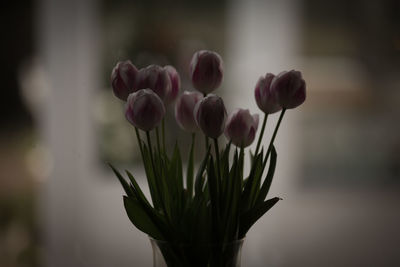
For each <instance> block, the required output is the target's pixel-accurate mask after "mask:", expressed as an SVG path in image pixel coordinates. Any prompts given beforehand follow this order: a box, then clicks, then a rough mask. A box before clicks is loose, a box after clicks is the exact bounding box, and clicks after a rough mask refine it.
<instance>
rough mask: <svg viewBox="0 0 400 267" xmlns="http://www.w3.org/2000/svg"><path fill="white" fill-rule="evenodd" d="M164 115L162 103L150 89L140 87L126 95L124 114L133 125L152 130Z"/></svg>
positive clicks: (144, 129)
mask: <svg viewBox="0 0 400 267" xmlns="http://www.w3.org/2000/svg"><path fill="white" fill-rule="evenodd" d="M164 115H165V107H164V103H163V102H162V101H161V99H160V98H159V97H158V95H157V94H155V93H154V92H153V91H152V90H150V89H141V90H139V91H137V92H135V93H132V94H130V95H129V96H128V100H127V102H126V106H125V116H126V119H127V120H128V121H129V122H130V123H132V124H133V125H134V126H135V127H137V128H139V129H141V130H143V131H150V130H153V129H154V128H155V127H157V125H158V124H159V123H160V121H161V120H162V118H163V117H164Z"/></svg>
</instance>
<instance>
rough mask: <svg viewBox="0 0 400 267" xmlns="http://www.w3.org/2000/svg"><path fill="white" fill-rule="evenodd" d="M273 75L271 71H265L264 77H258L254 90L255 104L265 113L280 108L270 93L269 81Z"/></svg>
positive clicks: (270, 112)
mask: <svg viewBox="0 0 400 267" xmlns="http://www.w3.org/2000/svg"><path fill="white" fill-rule="evenodd" d="M274 77H275V75H274V74H272V73H267V74H266V75H265V77H260V79H259V80H258V82H257V85H256V88H255V90H254V96H255V98H256V102H257V106H258V107H259V108H260V109H261V110H262V111H264V113H266V114H272V113H275V112H277V111H279V110H281V109H282V107H281V106H280V105H279V103H278V102H277V100H276V97H275V95H273V94H272V93H271V82H272V80H273V78H274Z"/></svg>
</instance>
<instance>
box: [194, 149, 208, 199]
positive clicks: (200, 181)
mask: <svg viewBox="0 0 400 267" xmlns="http://www.w3.org/2000/svg"><path fill="white" fill-rule="evenodd" d="M210 149H211V147H210V146H209V147H208V149H207V153H206V155H205V156H204V159H203V161H202V162H201V164H200V167H199V169H198V170H197V175H196V182H195V195H201V192H202V189H203V184H204V178H203V173H204V170H205V168H206V166H207V162H208V158H209V156H210Z"/></svg>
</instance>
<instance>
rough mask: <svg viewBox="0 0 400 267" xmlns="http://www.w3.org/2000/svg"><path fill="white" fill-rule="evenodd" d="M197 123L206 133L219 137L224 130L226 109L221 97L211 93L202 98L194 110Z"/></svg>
mask: <svg viewBox="0 0 400 267" xmlns="http://www.w3.org/2000/svg"><path fill="white" fill-rule="evenodd" d="M194 115H195V118H196V123H197V125H198V126H199V127H200V129H201V130H202V131H203V132H204V134H205V135H206V136H208V137H211V138H218V137H219V136H220V135H221V134H222V133H223V131H224V128H225V120H226V109H225V105H224V101H223V100H222V98H221V97H219V96H217V95H214V94H210V95H208V96H206V97H205V98H203V99H202V100H200V101H199V102H198V103H197V105H196V107H195V110H194Z"/></svg>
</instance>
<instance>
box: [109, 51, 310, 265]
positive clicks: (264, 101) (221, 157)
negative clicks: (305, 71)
mask: <svg viewBox="0 0 400 267" xmlns="http://www.w3.org/2000/svg"><path fill="white" fill-rule="evenodd" d="M190 75H191V81H192V85H193V87H194V88H195V89H196V91H192V92H189V91H185V92H184V93H183V94H181V95H179V91H180V77H179V74H178V72H177V71H176V70H175V68H174V67H172V66H165V67H161V66H157V65H150V66H148V67H146V68H143V69H140V70H138V69H137V68H136V67H135V66H134V65H133V64H132V63H131V62H130V61H124V62H119V63H118V64H117V65H116V66H115V68H114V69H113V71H112V75H111V82H112V88H113V91H114V94H115V96H117V97H118V98H120V99H121V100H123V101H126V104H125V116H126V119H127V120H128V122H130V123H131V124H132V125H133V126H134V128H135V133H136V137H137V141H138V145H139V148H140V153H141V156H142V159H143V165H144V169H145V171H146V176H147V181H148V186H149V189H150V195H151V201H150V200H148V199H147V198H146V197H145V195H144V194H143V192H142V189H141V188H140V187H139V185H138V183H137V181H136V179H135V177H134V175H133V174H131V173H130V172H129V171H125V172H126V176H127V179H125V178H124V177H123V175H122V174H121V173H120V172H119V171H118V170H117V169H116V168H114V167H113V166H112V165H110V166H111V168H112V170H113V171H114V173H115V175H116V176H117V177H118V179H119V181H120V182H121V184H122V187H123V189H124V191H125V193H126V195H125V196H124V197H123V200H124V206H125V209H126V212H127V215H128V217H129V219H130V220H131V222H132V223H133V224H134V225H135V226H136V227H137V228H138V229H139V230H141V231H143V232H144V233H146V234H148V235H149V236H150V237H151V238H153V239H155V240H162V241H165V242H168V243H170V244H172V246H171V247H170V249H163V250H162V253H163V256H164V258H165V261H166V262H167V264H168V266H231V265H230V263H229V262H230V259H229V258H231V256H232V255H230V253H231V252H229V251H225V250H224V244H228V243H230V242H234V241H237V240H241V239H243V238H244V237H245V235H246V233H247V232H248V231H249V229H250V227H251V226H252V225H253V224H254V223H255V222H256V221H257V220H258V219H259V218H260V217H261V216H263V215H264V214H265V213H266V212H267V211H268V210H269V209H270V208H271V207H273V206H274V205H275V204H276V203H277V202H278V201H279V200H280V198H278V197H274V198H270V199H266V197H267V194H268V191H269V188H270V185H271V181H272V178H273V176H274V171H275V165H276V160H277V153H276V150H275V147H274V145H273V143H274V140H275V137H276V134H277V131H278V128H279V125H280V123H281V121H282V118H283V116H284V114H285V111H286V110H287V109H293V108H295V107H297V106H299V105H301V104H302V103H303V102H304V100H305V87H306V86H305V81H304V79H303V78H302V75H301V73H300V72H299V71H294V70H291V71H283V72H281V73H280V74H278V75H276V76H275V75H274V74H271V73H267V74H266V75H265V76H262V77H261V78H260V79H259V80H258V82H257V84H256V86H255V91H254V94H255V100H256V103H257V105H258V107H259V108H260V110H261V111H262V112H263V113H264V118H263V123H262V127H261V132H260V134H259V136H258V142H257V146H256V148H255V151H254V153H252V152H250V164H251V169H250V172H249V173H248V174H245V173H243V167H244V161H245V149H246V147H248V146H249V145H250V144H252V142H253V141H254V139H255V137H256V132H257V129H258V121H259V117H258V115H257V114H255V115H252V114H250V112H249V110H247V109H237V110H235V111H234V112H232V113H231V114H230V115H229V116H227V112H226V109H225V106H224V102H223V100H222V98H221V97H219V96H217V95H215V94H211V92H213V91H214V90H216V89H217V88H218V87H219V86H220V85H221V82H222V79H223V67H222V59H221V57H220V56H219V55H218V54H217V53H215V52H212V51H205V50H203V51H198V52H196V53H195V54H194V55H193V58H192V60H191V64H190ZM173 102H176V103H175V106H174V109H175V118H176V121H177V123H178V125H179V126H180V127H181V128H182V129H183V130H184V131H187V132H188V133H190V134H191V137H192V143H191V148H190V153H189V155H188V156H187V157H185V158H187V161H186V162H185V163H186V164H185V165H186V167H185V170H184V168H183V165H184V164H183V162H182V155H181V153H180V149H179V146H178V145H177V144H176V145H175V148H174V149H173V151H172V153H169V152H168V151H166V148H165V130H164V116H165V114H166V109H167V108H169V107H170V106H171V104H172V103H173ZM278 111H281V112H280V116H279V119H278V122H277V124H276V126H275V130H274V131H273V134H272V137H271V140H270V142H269V146H268V147H266V149H264V148H262V146H260V144H261V141H262V138H263V134H264V130H265V126H266V122H267V117H268V115H269V114H273V113H275V112H278ZM223 133H224V135H225V137H226V138H227V141H228V142H227V144H226V145H224V147H223V149H221V148H220V144H219V140H218V139H219V138H220V137H221V135H222V134H223ZM198 136H200V138H204V139H205V142H204V143H205V145H206V150H205V151H206V152H205V155H204V157H203V158H202V160H201V164H200V165H199V166H198V168H197V170H195V169H196V168H195V164H194V155H195V147H196V146H195V144H196V138H198ZM268 159H269V161H268ZM267 163H269V164H268V168H267V170H266V171H265V169H266V167H267ZM264 173H265V175H264ZM182 244H184V245H187V246H185V248H186V249H182V247H179V246H180V245H182ZM205 244H214V245H215V244H220V245H221V246H219V249H215V247H214V248H213V251H210V250H207V249H204V247H202V245H205ZM174 245H176V246H174ZM200 247H202V248H203V249H200Z"/></svg>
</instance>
